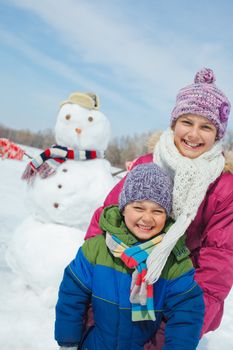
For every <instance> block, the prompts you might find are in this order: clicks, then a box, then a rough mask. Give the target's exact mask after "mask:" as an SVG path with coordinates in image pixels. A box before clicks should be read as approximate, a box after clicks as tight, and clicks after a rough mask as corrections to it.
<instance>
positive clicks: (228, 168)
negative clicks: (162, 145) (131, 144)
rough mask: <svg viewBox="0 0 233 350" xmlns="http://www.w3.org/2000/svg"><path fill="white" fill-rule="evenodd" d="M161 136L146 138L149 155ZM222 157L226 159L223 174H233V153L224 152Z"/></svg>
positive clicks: (156, 134) (160, 132) (155, 133)
mask: <svg viewBox="0 0 233 350" xmlns="http://www.w3.org/2000/svg"><path fill="white" fill-rule="evenodd" d="M161 134H162V131H156V132H154V133H153V134H152V135H151V136H150V137H149V138H148V141H147V149H148V152H149V153H153V151H154V148H155V145H156V143H157V142H158V141H159V138H160V136H161ZM224 157H225V159H226V162H225V167H224V172H225V173H232V174H233V151H226V152H224Z"/></svg>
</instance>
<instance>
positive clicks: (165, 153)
mask: <svg viewBox="0 0 233 350" xmlns="http://www.w3.org/2000/svg"><path fill="white" fill-rule="evenodd" d="M153 156H154V158H153V160H154V162H156V163H157V164H158V165H159V166H161V167H162V168H163V169H165V170H166V171H168V173H169V174H170V175H171V176H172V178H173V179H174V188H173V203H172V210H173V212H172V216H173V218H174V219H175V223H174V224H173V225H172V226H171V228H170V229H169V230H168V232H167V233H166V235H165V237H164V239H163V241H162V242H161V243H159V244H158V245H157V246H156V247H155V248H154V249H153V251H152V252H151V254H150V255H149V257H148V259H147V267H148V272H147V275H146V280H147V282H148V283H154V282H155V281H157V279H158V278H159V276H160V274H161V272H162V269H163V267H164V265H165V263H166V261H167V258H168V256H169V255H170V253H171V251H172V249H173V248H174V246H175V244H176V242H177V240H178V239H179V238H180V237H181V236H182V235H183V234H184V233H185V231H186V230H187V228H188V227H189V225H190V223H191V221H192V220H193V219H194V218H195V216H196V214H197V211H198V208H199V206H200V204H201V202H202V201H203V199H204V197H205V194H206V191H207V189H208V187H209V185H210V184H211V183H212V182H213V181H214V180H216V179H217V178H218V177H219V176H220V174H221V172H222V171H223V169H224V164H225V158H224V156H223V154H222V142H221V141H217V142H215V144H214V146H213V147H212V148H211V149H210V150H209V151H208V152H205V153H203V154H202V155H200V156H199V157H197V158H195V159H190V158H187V157H184V156H182V155H181V154H180V153H179V151H178V149H177V148H176V146H175V144H174V136H173V131H172V130H171V129H168V130H166V131H165V132H163V134H162V135H161V137H160V139H159V141H158V143H157V144H156V146H155V150H154V155H153Z"/></svg>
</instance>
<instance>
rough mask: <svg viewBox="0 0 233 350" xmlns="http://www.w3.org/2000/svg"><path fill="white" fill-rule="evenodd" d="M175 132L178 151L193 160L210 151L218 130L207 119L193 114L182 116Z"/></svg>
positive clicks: (176, 124) (178, 120) (175, 126)
mask: <svg viewBox="0 0 233 350" xmlns="http://www.w3.org/2000/svg"><path fill="white" fill-rule="evenodd" d="M173 131H174V142H175V145H176V147H177V149H178V151H179V152H180V154H182V156H184V157H188V158H191V159H194V158H197V157H199V156H200V155H201V154H203V153H204V152H207V151H209V150H210V149H211V148H212V147H213V145H214V143H215V140H216V135H217V129H216V128H215V126H214V125H213V124H212V123H211V122H210V121H209V120H208V119H207V118H204V117H201V116H198V115H193V114H184V115H182V116H180V117H179V118H178V119H177V121H176V123H175V125H174V126H173Z"/></svg>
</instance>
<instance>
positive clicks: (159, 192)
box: [119, 163, 173, 215]
mask: <svg viewBox="0 0 233 350" xmlns="http://www.w3.org/2000/svg"><path fill="white" fill-rule="evenodd" d="M172 191H173V182H172V179H171V178H170V176H169V175H168V174H167V173H166V172H165V170H163V169H161V168H160V167H159V166H158V165H156V164H155V163H146V164H139V165H137V166H136V167H135V168H133V169H132V170H131V171H130V172H129V173H128V175H127V177H126V180H125V183H124V186H123V188H122V190H121V193H120V196H119V209H120V211H122V210H123V209H124V207H125V206H126V205H127V204H129V203H131V202H134V201H143V200H150V201H153V202H155V203H157V204H159V205H161V207H163V208H164V209H165V210H166V212H167V215H169V214H170V212H171V207H172Z"/></svg>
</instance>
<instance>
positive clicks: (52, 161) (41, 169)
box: [22, 145, 104, 183]
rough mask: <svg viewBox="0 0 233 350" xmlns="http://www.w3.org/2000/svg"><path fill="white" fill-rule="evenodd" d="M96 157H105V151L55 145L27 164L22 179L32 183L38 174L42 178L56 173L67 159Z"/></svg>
mask: <svg viewBox="0 0 233 350" xmlns="http://www.w3.org/2000/svg"><path fill="white" fill-rule="evenodd" d="M95 158H104V152H101V151H81V150H78V149H72V148H68V147H64V146H59V145H54V146H52V147H51V148H48V149H46V150H45V151H44V152H42V153H41V154H40V155H38V156H37V157H35V158H34V159H32V161H31V162H30V163H29V164H28V165H27V167H26V169H25V171H24V173H23V175H22V179H23V180H27V181H28V183H32V182H33V181H34V179H35V177H36V175H37V174H39V175H40V177H41V178H42V179H44V178H46V177H48V176H50V175H52V174H54V173H55V172H56V170H57V168H58V166H59V165H60V164H62V163H64V162H65V161H66V160H67V159H73V160H88V159H95Z"/></svg>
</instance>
